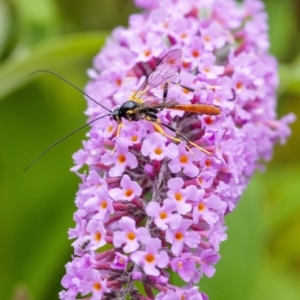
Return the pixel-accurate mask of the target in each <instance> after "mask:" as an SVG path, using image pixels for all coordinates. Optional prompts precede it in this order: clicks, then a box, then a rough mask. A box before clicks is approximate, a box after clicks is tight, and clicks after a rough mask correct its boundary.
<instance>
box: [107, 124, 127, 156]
mask: <svg viewBox="0 0 300 300" xmlns="http://www.w3.org/2000/svg"><path fill="white" fill-rule="evenodd" d="M123 126H124V124H123V123H119V124H118V129H117V134H116V140H117V138H118V136H119V135H120V131H121V128H122V127H123ZM115 151H116V143H115V146H114V148H113V149H112V151H111V153H110V155H113V154H114V152H115Z"/></svg>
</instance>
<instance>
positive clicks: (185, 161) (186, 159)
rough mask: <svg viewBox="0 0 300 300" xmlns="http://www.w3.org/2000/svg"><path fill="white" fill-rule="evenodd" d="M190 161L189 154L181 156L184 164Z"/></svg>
mask: <svg viewBox="0 0 300 300" xmlns="http://www.w3.org/2000/svg"><path fill="white" fill-rule="evenodd" d="M188 161H189V158H188V156H187V155H185V154H183V155H181V156H180V162H181V163H183V164H186V163H187V162H188Z"/></svg>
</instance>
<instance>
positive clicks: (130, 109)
mask: <svg viewBox="0 0 300 300" xmlns="http://www.w3.org/2000/svg"><path fill="white" fill-rule="evenodd" d="M181 59H182V50H181V49H174V50H171V51H170V52H168V53H167V54H166V55H165V56H164V57H163V58H162V59H161V60H160V61H159V62H158V63H157V64H156V66H155V67H154V68H153V70H152V71H151V72H150V74H149V75H148V76H147V77H146V79H145V81H144V82H143V84H142V85H141V86H140V87H139V88H138V90H137V91H136V92H135V93H133V95H132V96H131V99H130V100H127V101H125V102H124V103H123V104H122V105H121V106H117V107H115V108H114V109H113V110H110V109H108V108H106V107H105V106H103V105H102V104H101V103H99V102H97V101H96V100H94V99H93V98H92V97H90V96H89V95H87V94H86V93H85V92H83V91H82V90H80V89H79V88H78V87H77V86H75V85H74V84H72V83H71V82H69V81H68V80H66V79H65V78H63V77H62V76H60V75H58V74H55V73H53V72H51V71H48V70H39V71H36V72H40V71H42V72H48V73H51V74H53V75H55V76H57V77H59V78H60V79H62V80H63V81H65V82H67V83H68V84H70V85H71V86H73V87H74V88H76V89H77V90H79V91H80V92H82V93H83V94H84V95H85V96H86V97H88V98H89V99H90V100H92V101H93V102H95V103H96V104H98V105H100V106H101V107H102V108H104V109H105V110H107V111H108V112H109V113H108V114H105V115H102V116H100V117H98V118H96V119H94V120H92V121H90V122H88V123H87V124H85V125H83V126H81V127H79V128H77V129H76V130H74V131H72V132H70V133H69V134H68V135H66V136H64V137H63V138H61V139H60V140H58V141H57V142H55V143H54V144H52V145H51V146H49V147H48V148H47V149H45V150H44V151H43V152H42V153H41V154H40V155H39V156H38V157H37V158H36V159H35V160H34V161H33V162H32V163H31V164H30V165H29V166H28V167H26V169H25V170H24V171H26V170H27V169H28V168H29V167H31V166H32V165H33V164H34V163H35V162H36V161H37V160H39V159H40V158H41V157H42V156H43V155H44V154H45V153H46V152H48V151H49V150H50V149H51V148H53V147H54V146H56V145H57V144H59V143H60V142H62V141H63V140H65V139H66V138H68V137H69V136H71V135H72V134H74V133H75V132H77V131H79V130H81V129H82V128H84V127H86V126H88V125H90V124H92V123H94V122H96V121H97V120H100V119H102V118H104V117H108V116H111V117H112V118H113V119H114V120H115V121H116V122H117V123H118V124H119V125H118V130H117V134H116V138H117V137H118V135H119V133H120V130H121V127H122V126H123V124H122V119H126V120H129V121H133V122H136V121H140V120H147V121H149V122H151V123H152V124H153V126H154V128H155V129H156V130H157V131H158V132H159V133H161V134H162V135H164V136H166V137H167V138H169V139H171V140H173V141H176V142H181V141H182V140H184V141H186V142H187V143H189V144H190V145H192V146H194V147H196V148H198V149H200V150H201V151H202V152H204V153H206V154H208V155H211V153H210V152H208V151H207V150H205V149H204V148H202V147H200V146H199V145H197V144H195V143H193V142H192V141H191V140H190V139H188V138H187V137H185V136H184V135H183V134H181V133H180V131H178V130H177V129H176V128H174V127H172V126H170V125H168V124H165V123H163V122H161V121H160V119H159V118H158V113H159V112H160V111H162V110H163V109H171V110H180V111H184V112H188V113H195V114H204V115H210V116H214V115H219V114H220V113H221V110H220V108H218V107H217V106H215V105H210V104H179V103H178V102H177V101H174V100H168V91H169V89H170V87H171V86H172V85H179V86H181V87H182V88H184V89H186V90H188V91H191V92H194V91H195V90H194V89H192V88H190V87H186V86H183V85H181V84H180V83H176V82H175V81H174V80H176V79H175V77H176V74H177V73H178V72H179V70H180V64H181ZM36 72H34V73H36ZM34 73H33V74H34ZM162 127H165V128H168V129H169V130H171V131H172V132H174V133H175V134H176V135H177V136H178V137H177V138H176V137H173V136H171V135H168V134H167V133H166V132H165V131H164V130H163V128H162ZM113 151H114V150H113Z"/></svg>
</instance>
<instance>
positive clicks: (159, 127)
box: [152, 121, 212, 155]
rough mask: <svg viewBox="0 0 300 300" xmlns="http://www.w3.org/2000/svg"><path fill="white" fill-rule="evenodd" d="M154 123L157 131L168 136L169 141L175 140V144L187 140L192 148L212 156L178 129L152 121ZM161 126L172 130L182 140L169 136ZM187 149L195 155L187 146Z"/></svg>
mask: <svg viewBox="0 0 300 300" xmlns="http://www.w3.org/2000/svg"><path fill="white" fill-rule="evenodd" d="M152 123H153V125H154V127H155V128H156V130H157V131H158V132H159V133H161V134H162V135H164V136H166V137H167V138H169V139H171V140H173V141H175V142H181V141H182V140H185V141H186V142H188V143H189V144H191V145H192V146H194V147H196V148H198V149H199V150H201V151H202V152H204V153H206V154H208V155H212V154H211V153H210V152H209V151H207V150H205V149H204V148H202V147H200V146H199V145H197V144H195V143H193V142H192V141H191V140H190V139H188V138H187V137H185V136H184V135H183V134H182V133H181V132H180V131H178V130H177V129H176V128H174V127H172V126H170V125H167V124H164V123H161V122H159V124H158V123H155V122H153V121H152ZM160 125H162V126H164V127H166V128H168V129H170V130H171V131H173V132H175V133H176V134H177V135H179V136H180V138H181V139H180V138H174V137H173V136H171V135H169V134H167V133H166V132H165V131H164V130H163V129H162V127H161V126H160ZM186 147H187V149H188V150H189V151H190V152H191V153H192V154H193V152H192V150H191V149H190V148H189V147H188V146H186Z"/></svg>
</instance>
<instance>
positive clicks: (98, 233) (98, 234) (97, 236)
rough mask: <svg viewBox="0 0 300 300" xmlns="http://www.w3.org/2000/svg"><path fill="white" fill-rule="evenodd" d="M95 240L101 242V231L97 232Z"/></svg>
mask: <svg viewBox="0 0 300 300" xmlns="http://www.w3.org/2000/svg"><path fill="white" fill-rule="evenodd" d="M94 237H95V240H96V241H97V242H99V241H100V240H101V233H100V232H97V233H95V236H94Z"/></svg>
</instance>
